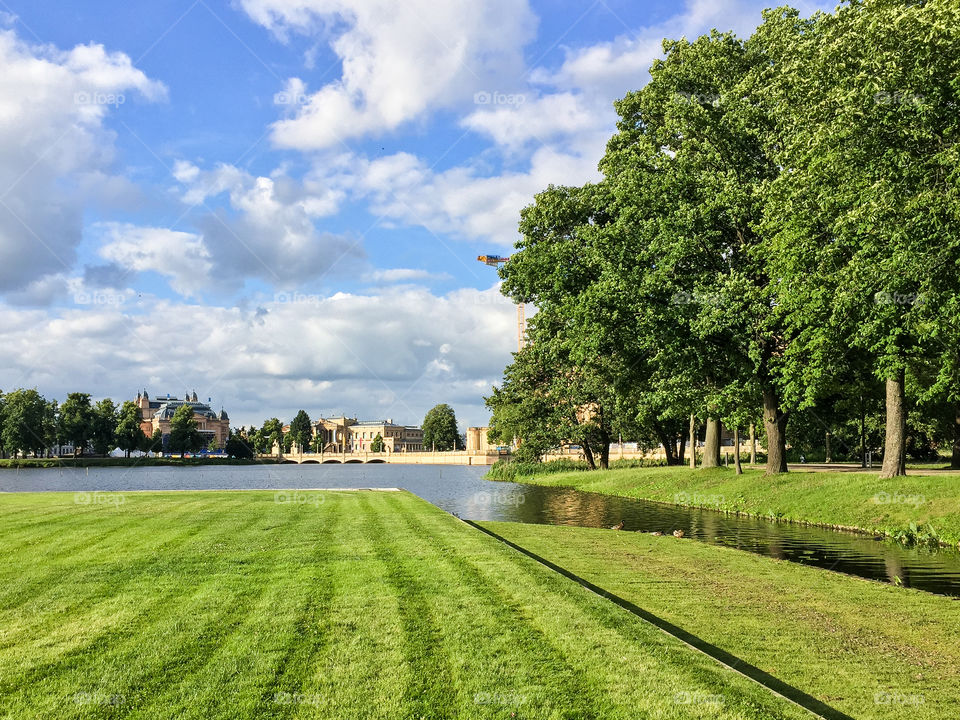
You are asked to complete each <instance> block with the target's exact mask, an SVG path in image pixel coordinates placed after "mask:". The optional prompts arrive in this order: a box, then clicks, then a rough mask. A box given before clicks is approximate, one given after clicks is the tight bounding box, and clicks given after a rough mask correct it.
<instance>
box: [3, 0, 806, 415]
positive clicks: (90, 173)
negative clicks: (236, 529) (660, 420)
mask: <svg viewBox="0 0 960 720" xmlns="http://www.w3.org/2000/svg"><path fill="white" fill-rule="evenodd" d="M764 6H765V3H758V2H753V1H752V0H690V1H688V2H686V3H677V2H629V1H628V0H602V1H597V2H592V3H591V2H573V1H571V0H555V1H554V2H530V3H527V2H524V0H488V1H486V2H477V1H476V0H472V1H467V0H446V1H445V2H443V3H437V2H435V1H434V0H408V1H407V2H404V3H396V2H392V1H390V0H365V1H361V0H234V1H233V2H227V1H225V0H196V1H194V0H154V2H149V3H129V2H119V1H113V0H84V2H64V1H63V0H60V1H59V2H53V1H52V0H30V2H25V1H22V2H21V1H18V0H0V13H2V14H0V63H2V64H3V66H4V68H3V72H2V73H0V77H2V79H0V84H2V85H4V86H5V87H3V89H2V94H0V137H2V138H3V139H2V140H0V167H2V169H0V303H2V304H0V311H2V313H3V317H4V318H5V320H6V322H5V323H4V324H5V325H6V331H5V337H6V342H5V343H3V347H2V348H0V388H2V389H5V390H6V389H9V388H12V387H17V386H27V387H37V388H38V389H39V390H40V391H41V392H42V393H44V394H46V395H47V396H48V397H59V398H62V397H63V396H64V395H65V394H66V392H69V391H73V390H83V391H88V392H91V393H93V394H94V395H95V396H97V397H102V396H111V397H113V398H114V399H116V400H120V399H125V398H129V397H132V396H133V395H135V394H136V391H137V389H138V388H141V387H146V388H147V389H148V390H150V391H151V392H153V393H166V392H173V393H182V392H183V390H186V389H189V390H193V389H196V391H197V392H198V394H200V395H201V396H203V397H208V396H209V397H212V398H214V402H215V403H216V404H218V405H220V404H222V405H223V406H224V407H226V408H227V409H228V411H230V412H231V417H232V418H233V420H234V423H235V424H238V423H244V424H249V423H252V422H256V423H260V422H262V420H263V419H264V418H265V417H269V416H271V415H277V416H279V417H281V418H283V419H289V418H290V417H292V416H293V414H294V413H295V412H296V410H297V409H299V408H300V407H303V408H305V409H306V410H307V411H308V412H309V413H310V414H311V415H312V416H316V415H318V414H320V413H323V414H331V413H339V412H346V413H355V414H358V415H360V416H362V417H366V418H385V417H393V418H394V419H396V420H400V421H403V422H410V423H414V422H419V421H420V420H421V419H422V416H423V414H424V412H425V411H426V410H427V409H429V407H431V406H432V405H433V404H435V403H437V402H450V403H451V404H452V405H454V407H455V409H457V411H458V414H459V417H460V419H461V424H462V425H464V426H466V425H473V424H482V423H485V422H486V420H487V413H486V411H485V410H484V408H483V406H482V399H481V398H482V395H483V394H484V393H486V392H489V388H490V386H491V384H492V383H494V382H496V381H497V379H498V378H499V376H500V373H501V371H502V369H503V366H504V365H505V364H506V363H507V362H509V360H510V352H511V350H513V349H514V347H515V332H514V322H515V316H514V310H513V308H512V306H511V305H510V304H509V303H508V302H506V301H504V300H503V299H502V298H500V297H499V295H498V293H497V287H496V276H495V273H494V272H493V270H492V269H491V268H488V267H485V266H483V265H480V264H479V263H477V262H476V260H475V258H476V256H477V255H478V254H482V253H486V252H495V253H501V254H509V251H510V248H511V247H512V245H513V243H514V242H515V241H516V239H517V236H516V225H517V220H518V212H519V210H520V208H522V207H523V206H524V205H526V204H528V203H529V202H531V200H532V198H533V195H534V193H536V192H537V191H539V190H541V189H543V188H545V187H546V186H547V184H549V183H554V184H579V183H583V182H586V181H589V180H593V179H596V178H597V174H596V165H597V162H598V161H599V159H600V157H601V155H602V153H603V148H604V143H605V142H606V140H607V139H608V138H609V136H610V135H611V134H612V132H613V131H614V125H615V121H616V116H615V114H614V113H613V109H612V103H613V101H614V100H615V99H616V98H618V97H621V96H622V95H623V94H624V93H625V92H627V91H628V90H630V89H632V88H637V87H640V86H642V85H643V83H644V82H645V81H646V78H647V68H648V67H649V64H650V62H651V61H652V60H653V59H654V58H655V57H656V56H657V54H658V53H659V46H660V40H661V39H662V38H663V37H664V36H671V37H675V36H679V35H684V34H685V35H688V36H693V35H697V34H700V33H702V32H705V31H708V30H709V29H710V28H711V27H718V28H720V29H734V30H736V31H738V32H740V33H741V34H746V33H748V32H749V31H750V30H751V29H752V28H753V27H754V26H755V25H756V24H757V22H758V21H759V11H760V9H761V8H762V7H764ZM800 7H801V9H802V10H804V11H805V12H809V11H812V10H813V9H814V8H813V7H812V6H810V5H806V4H802V5H801V6H800Z"/></svg>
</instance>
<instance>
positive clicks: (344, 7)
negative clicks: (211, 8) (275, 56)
mask: <svg viewBox="0 0 960 720" xmlns="http://www.w3.org/2000/svg"><path fill="white" fill-rule="evenodd" d="M241 4H242V6H243V8H244V9H245V10H246V12H247V13H248V14H249V15H250V17H251V18H252V19H253V20H254V21H256V22H258V23H260V24H261V25H263V26H264V27H267V28H270V29H272V30H274V31H275V32H278V33H280V34H281V35H282V34H284V33H288V32H298V33H304V34H322V35H325V36H327V37H329V40H330V46H331V48H332V50H333V51H334V53H336V55H337V57H338V58H339V59H340V62H341V65H342V70H343V71H342V75H341V77H340V78H339V79H338V80H337V81H335V82H332V83H329V84H327V85H324V86H323V87H321V88H320V89H318V90H316V91H314V92H312V93H311V92H309V91H308V90H307V87H306V85H305V84H304V83H303V81H302V80H300V79H299V78H293V79H291V81H290V83H289V84H288V86H287V88H286V90H285V92H287V93H290V95H291V96H292V97H294V98H298V100H295V101H292V102H290V101H288V102H290V104H291V108H292V110H293V112H292V114H291V116H290V117H287V118H284V119H282V120H280V121H278V122H277V123H276V124H275V125H274V128H273V130H274V135H273V139H274V142H275V143H277V144H278V145H280V146H281V147H288V148H296V149H301V150H313V149H319V148H327V147H331V146H337V145H339V144H340V143H342V142H343V141H344V140H346V139H350V138H354V137H361V136H364V135H370V134H376V133H380V132H384V131H389V130H393V129H395V128H397V127H399V126H400V125H401V124H403V123H406V122H408V121H411V120H414V119H416V118H419V117H421V116H422V115H423V114H424V113H425V112H426V111H428V110H433V109H437V108H442V107H452V106H455V105H457V104H460V103H463V102H466V101H468V100H470V99H472V97H473V96H474V94H475V93H477V92H482V91H491V90H494V89H500V90H506V89H507V87H508V85H516V84H518V82H519V79H520V77H521V76H522V74H523V71H524V67H523V56H522V49H523V46H524V45H525V44H526V43H527V42H529V41H530V40H531V39H532V36H533V31H534V28H535V24H536V23H535V18H534V16H533V14H532V13H531V12H530V9H529V8H528V6H527V3H526V1H525V0H487V1H486V2H476V1H475V0H445V2H435V1H434V0H406V1H405V2H395V0H241ZM300 96H303V98H302V101H301V100H299V98H300Z"/></svg>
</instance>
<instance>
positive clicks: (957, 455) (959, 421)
mask: <svg viewBox="0 0 960 720" xmlns="http://www.w3.org/2000/svg"><path fill="white" fill-rule="evenodd" d="M950 469H951V470H960V403H957V404H956V406H955V408H954V422H953V457H952V458H950Z"/></svg>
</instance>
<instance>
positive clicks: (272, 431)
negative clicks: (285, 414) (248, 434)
mask: <svg viewBox="0 0 960 720" xmlns="http://www.w3.org/2000/svg"><path fill="white" fill-rule="evenodd" d="M275 446H279V447H281V448H282V447H283V424H282V423H281V422H280V420H278V419H277V418H270V419H269V420H267V421H266V422H265V423H264V424H263V427H262V428H260V437H259V438H258V449H259V450H260V452H262V453H270V452H273V448H274V447H275Z"/></svg>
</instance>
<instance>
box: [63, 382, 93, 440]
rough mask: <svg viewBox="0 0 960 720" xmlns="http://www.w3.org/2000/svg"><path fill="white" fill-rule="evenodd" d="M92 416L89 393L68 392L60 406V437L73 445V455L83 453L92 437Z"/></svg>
mask: <svg viewBox="0 0 960 720" xmlns="http://www.w3.org/2000/svg"><path fill="white" fill-rule="evenodd" d="M94 417H95V415H94V410H93V406H92V405H91V404H90V395H89V393H70V394H69V395H67V399H66V400H65V401H64V403H63V405H61V406H60V416H59V433H60V438H61V440H62V441H64V442H67V443H70V444H72V445H73V452H74V455H83V453H84V451H85V450H86V448H87V444H88V443H89V442H90V440H91V438H92V437H93V433H94Z"/></svg>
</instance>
